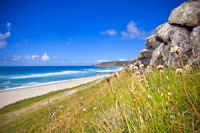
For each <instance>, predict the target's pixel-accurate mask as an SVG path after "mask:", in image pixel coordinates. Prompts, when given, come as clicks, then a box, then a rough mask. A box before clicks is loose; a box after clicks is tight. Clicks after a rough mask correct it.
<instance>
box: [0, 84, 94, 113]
mask: <svg viewBox="0 0 200 133" xmlns="http://www.w3.org/2000/svg"><path fill="white" fill-rule="evenodd" d="M91 83H93V82H91ZM91 83H87V84H82V85H79V86H76V87H73V88H67V89H63V90H58V91H53V92H50V93H47V94H45V95H41V96H37V97H33V98H29V99H24V100H21V101H18V102H16V103H13V104H10V105H7V106H5V107H3V108H2V109H0V115H3V114H6V113H9V112H12V111H15V110H18V109H21V108H23V107H28V106H31V105H32V104H33V103H36V102H39V101H42V100H44V99H48V98H51V97H52V96H56V95H59V94H61V93H63V92H66V91H70V90H73V89H77V88H80V87H84V86H86V85H89V84H91Z"/></svg>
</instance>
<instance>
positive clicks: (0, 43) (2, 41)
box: [0, 22, 11, 48]
mask: <svg viewBox="0 0 200 133" xmlns="http://www.w3.org/2000/svg"><path fill="white" fill-rule="evenodd" d="M6 26H7V28H8V32H6V33H0V48H5V47H6V46H7V42H6V39H7V38H8V37H10V27H11V23H10V22H8V23H7V24H6Z"/></svg>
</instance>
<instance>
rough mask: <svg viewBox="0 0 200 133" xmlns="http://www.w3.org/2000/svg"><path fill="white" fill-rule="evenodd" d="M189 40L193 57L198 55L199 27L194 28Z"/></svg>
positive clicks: (199, 48) (199, 43)
mask: <svg viewBox="0 0 200 133" xmlns="http://www.w3.org/2000/svg"><path fill="white" fill-rule="evenodd" d="M190 39H191V40H192V44H193V45H192V52H193V54H194V56H195V57H197V56H199V55H200V26H198V27H195V28H194V29H193V31H192V33H191V36H190Z"/></svg>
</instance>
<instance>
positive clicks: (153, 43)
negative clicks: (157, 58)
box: [145, 35, 161, 50]
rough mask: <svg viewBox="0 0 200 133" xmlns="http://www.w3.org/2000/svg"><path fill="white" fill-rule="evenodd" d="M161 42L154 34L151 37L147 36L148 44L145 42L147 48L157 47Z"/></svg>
mask: <svg viewBox="0 0 200 133" xmlns="http://www.w3.org/2000/svg"><path fill="white" fill-rule="evenodd" d="M160 44H161V42H160V41H159V40H158V39H157V37H156V36H155V35H152V36H150V37H148V38H147V40H146V44H145V48H146V49H153V50H154V49H156V48H157V47H158V46H159V45H160Z"/></svg>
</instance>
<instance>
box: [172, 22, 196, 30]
mask: <svg viewBox="0 0 200 133" xmlns="http://www.w3.org/2000/svg"><path fill="white" fill-rule="evenodd" d="M170 25H173V26H177V27H181V28H185V29H187V30H188V31H190V32H192V30H193V28H195V27H196V26H187V25H185V24H183V25H181V24H175V23H170Z"/></svg>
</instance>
